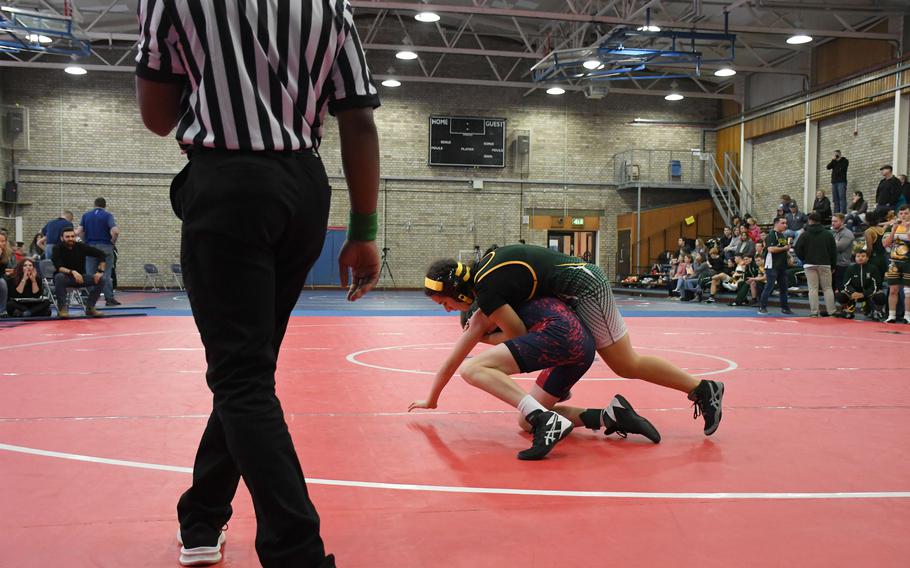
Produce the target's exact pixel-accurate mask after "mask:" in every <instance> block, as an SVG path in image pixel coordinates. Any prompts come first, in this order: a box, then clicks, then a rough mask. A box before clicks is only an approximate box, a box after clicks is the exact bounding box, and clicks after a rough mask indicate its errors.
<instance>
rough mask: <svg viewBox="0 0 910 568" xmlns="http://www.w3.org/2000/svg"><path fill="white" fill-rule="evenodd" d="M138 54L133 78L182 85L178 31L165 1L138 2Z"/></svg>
mask: <svg viewBox="0 0 910 568" xmlns="http://www.w3.org/2000/svg"><path fill="white" fill-rule="evenodd" d="M138 12H139V46H138V47H139V53H138V55H136V75H138V76H140V77H142V78H143V79H148V80H149V81H157V82H162V83H181V82H183V81H184V80H186V70H185V69H184V66H183V62H182V60H181V58H180V53H179V52H178V51H177V42H178V36H177V30H176V28H175V27H174V25H173V23H172V22H171V19H170V16H169V15H168V13H167V10H166V8H165V5H164V0H140V1H139V10H138Z"/></svg>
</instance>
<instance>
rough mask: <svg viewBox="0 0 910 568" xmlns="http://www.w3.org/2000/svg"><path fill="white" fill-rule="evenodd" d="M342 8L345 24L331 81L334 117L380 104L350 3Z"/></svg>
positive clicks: (331, 101)
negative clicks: (345, 111)
mask: <svg viewBox="0 0 910 568" xmlns="http://www.w3.org/2000/svg"><path fill="white" fill-rule="evenodd" d="M343 5H344V9H343V10H344V16H343V18H344V24H343V29H342V31H341V34H340V36H339V40H340V45H339V48H338V52H337V54H336V57H335V63H334V65H333V66H332V73H331V80H330V82H331V85H332V88H333V90H332V92H331V93H330V97H329V113H330V114H332V115H335V114H336V113H337V112H339V111H343V110H348V109H352V108H366V107H370V108H376V107H378V106H379V104H380V103H379V94H378V91H377V90H376V85H374V84H373V76H372V74H371V73H370V69H369V67H368V66H367V58H366V54H365V53H364V52H363V45H362V44H361V43H360V37H359V36H358V35H357V28H356V27H355V26H354V14H353V12H352V9H351V4H350V3H349V2H348V1H347V0H345V1H344V2H343Z"/></svg>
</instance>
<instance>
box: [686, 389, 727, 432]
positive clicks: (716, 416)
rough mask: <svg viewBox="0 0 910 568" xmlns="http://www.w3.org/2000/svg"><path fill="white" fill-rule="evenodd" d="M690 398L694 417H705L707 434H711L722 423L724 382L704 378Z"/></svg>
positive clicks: (690, 394)
mask: <svg viewBox="0 0 910 568" xmlns="http://www.w3.org/2000/svg"><path fill="white" fill-rule="evenodd" d="M688 398H689V400H691V401H692V409H693V412H692V418H693V419H695V418H698V417H699V416H702V417H704V419H705V436H710V435H711V434H713V433H714V432H715V430H717V427H718V426H719V425H720V419H721V415H722V411H723V408H722V403H723V399H724V384H723V383H722V382H720V381H704V380H703V381H701V382H700V383H699V384H698V386H697V387H695V390H693V391H692V392H691V393H689V397H688Z"/></svg>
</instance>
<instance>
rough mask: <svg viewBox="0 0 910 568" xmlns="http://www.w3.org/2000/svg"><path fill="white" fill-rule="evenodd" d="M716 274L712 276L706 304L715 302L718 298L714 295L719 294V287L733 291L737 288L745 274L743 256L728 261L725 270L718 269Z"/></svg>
mask: <svg viewBox="0 0 910 568" xmlns="http://www.w3.org/2000/svg"><path fill="white" fill-rule="evenodd" d="M715 272H716V274H714V276H712V277H711V280H710V282H709V284H708V285H709V286H710V288H709V291H708V297H707V298H705V303H706V304H713V303H714V302H715V301H716V300H715V298H714V296H715V295H716V294H717V289H718V288H719V287H721V286H723V288H724V289H725V290H729V291H731V292H733V291H735V290H736V285H737V284H739V282H740V281H741V280H742V276H743V259H742V257H741V256H737V257H735V258H734V259H733V260H729V261H727V264H726V266H724V268H723V270H716V271H715Z"/></svg>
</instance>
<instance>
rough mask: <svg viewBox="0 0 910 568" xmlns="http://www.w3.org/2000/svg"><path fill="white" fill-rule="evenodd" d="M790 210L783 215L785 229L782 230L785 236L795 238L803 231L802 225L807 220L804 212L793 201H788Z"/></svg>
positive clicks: (804, 224) (803, 225)
mask: <svg viewBox="0 0 910 568" xmlns="http://www.w3.org/2000/svg"><path fill="white" fill-rule="evenodd" d="M789 206H790V211H788V212H787V214H786V215H785V216H784V217H785V218H786V219H787V229H786V230H785V231H784V236H785V237H793V238H796V237H798V236H799V235H800V233H802V232H803V227H805V226H806V223H808V222H809V218H808V217H807V216H806V214H805V213H803V212H802V211H800V210H799V206H797V205H796V202H795V201H791V202H790V205H789Z"/></svg>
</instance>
